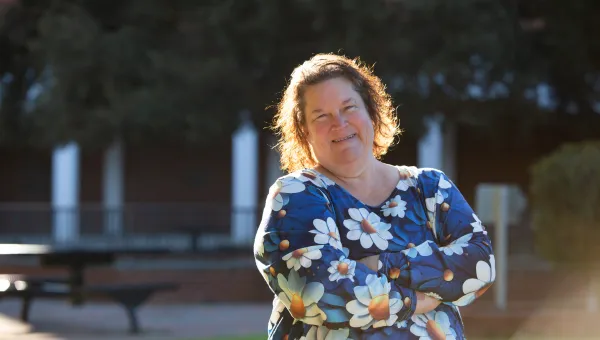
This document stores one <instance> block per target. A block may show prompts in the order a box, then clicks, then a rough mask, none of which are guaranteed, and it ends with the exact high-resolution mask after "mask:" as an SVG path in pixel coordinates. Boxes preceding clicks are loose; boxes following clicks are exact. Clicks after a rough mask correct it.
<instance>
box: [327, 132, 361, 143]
mask: <svg viewBox="0 0 600 340" xmlns="http://www.w3.org/2000/svg"><path fill="white" fill-rule="evenodd" d="M354 136H356V133H353V134H351V135H348V136H346V137H344V138H340V139H334V140H332V142H334V143H339V142H343V141H345V140H348V139H350V138H353V137H354Z"/></svg>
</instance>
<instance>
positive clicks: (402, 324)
mask: <svg viewBox="0 0 600 340" xmlns="http://www.w3.org/2000/svg"><path fill="white" fill-rule="evenodd" d="M396 327H398V328H406V327H408V321H406V320H404V321H400V322H396Z"/></svg>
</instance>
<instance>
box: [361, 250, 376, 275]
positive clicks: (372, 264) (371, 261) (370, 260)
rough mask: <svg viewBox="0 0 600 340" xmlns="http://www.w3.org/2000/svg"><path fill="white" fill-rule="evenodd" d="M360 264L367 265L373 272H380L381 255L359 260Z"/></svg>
mask: <svg viewBox="0 0 600 340" xmlns="http://www.w3.org/2000/svg"><path fill="white" fill-rule="evenodd" d="M358 262H360V263H362V264H364V265H366V266H367V267H369V269H371V270H374V271H378V270H379V254H377V255H371V256H367V257H363V258H362V259H360V260H358Z"/></svg>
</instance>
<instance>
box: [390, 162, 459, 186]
mask: <svg viewBox="0 0 600 340" xmlns="http://www.w3.org/2000/svg"><path fill="white" fill-rule="evenodd" d="M398 169H399V171H400V173H401V174H402V175H403V176H404V177H405V178H409V179H412V180H413V181H414V182H415V185H416V186H418V187H421V188H422V190H424V191H425V192H435V191H437V189H438V188H439V187H440V186H441V187H444V188H445V187H446V186H448V185H450V184H451V181H450V179H449V178H448V177H447V176H446V174H445V173H444V171H442V170H440V169H436V168H426V167H423V168H419V167H416V166H398Z"/></svg>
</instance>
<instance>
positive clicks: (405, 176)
mask: <svg viewBox="0 0 600 340" xmlns="http://www.w3.org/2000/svg"><path fill="white" fill-rule="evenodd" d="M398 170H399V171H400V181H398V184H397V185H396V188H398V190H402V191H406V190H408V189H409V188H410V187H415V186H417V179H416V178H415V177H414V175H413V174H412V173H411V172H410V171H409V170H407V169H398Z"/></svg>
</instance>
